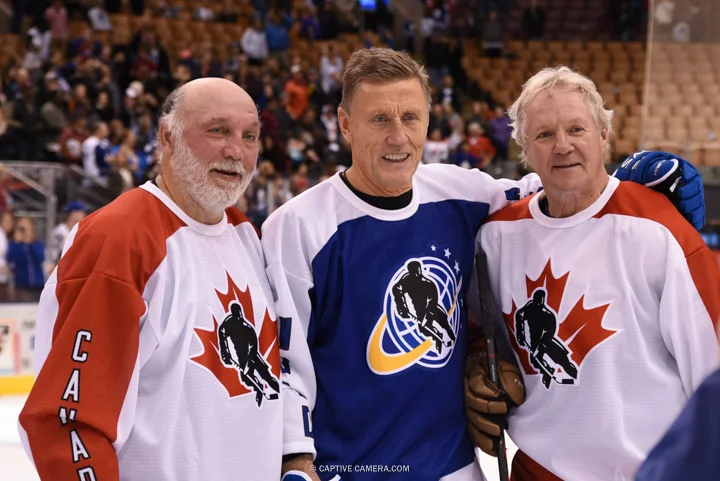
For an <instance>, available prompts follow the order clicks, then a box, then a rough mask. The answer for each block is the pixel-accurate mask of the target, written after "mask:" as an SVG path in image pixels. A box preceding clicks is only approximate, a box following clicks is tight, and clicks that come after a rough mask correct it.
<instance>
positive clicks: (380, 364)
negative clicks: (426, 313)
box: [367, 279, 462, 374]
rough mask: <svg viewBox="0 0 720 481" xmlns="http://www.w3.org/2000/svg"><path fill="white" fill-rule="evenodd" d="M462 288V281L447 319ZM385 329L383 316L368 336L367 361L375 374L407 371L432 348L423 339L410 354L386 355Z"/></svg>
mask: <svg viewBox="0 0 720 481" xmlns="http://www.w3.org/2000/svg"><path fill="white" fill-rule="evenodd" d="M461 287H462V279H460V284H459V285H458V287H457V289H456V290H455V298H454V299H453V303H452V306H451V307H450V310H449V311H448V317H449V316H451V315H452V312H453V311H454V310H455V305H456V304H457V298H458V294H460V289H461ZM386 327H387V316H386V315H385V314H383V315H382V317H380V319H379V320H378V323H377V324H375V328H374V329H373V332H372V334H371V335H370V341H369V342H368V348H367V360H368V365H369V366H370V369H372V370H373V372H375V373H376V374H394V373H396V372H399V371H402V370H403V369H407V368H408V367H410V366H412V365H413V364H415V361H417V360H418V359H420V358H421V357H423V356H424V355H425V354H427V352H428V351H429V350H430V348H431V347H432V341H431V340H430V339H425V341H424V342H423V343H422V344H420V345H419V346H418V347H416V348H415V349H413V350H412V351H410V352H403V353H401V354H388V353H386V352H385V351H383V348H382V338H383V334H385V328H386Z"/></svg>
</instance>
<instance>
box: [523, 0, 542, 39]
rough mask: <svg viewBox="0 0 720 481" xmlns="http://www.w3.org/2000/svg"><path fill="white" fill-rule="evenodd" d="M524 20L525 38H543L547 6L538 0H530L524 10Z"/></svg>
mask: <svg viewBox="0 0 720 481" xmlns="http://www.w3.org/2000/svg"><path fill="white" fill-rule="evenodd" d="M522 22H523V31H524V32H525V40H542V38H543V35H545V8H544V7H542V6H541V5H540V4H539V3H538V0H530V3H529V4H528V6H527V7H525V10H524V11H523V19H522Z"/></svg>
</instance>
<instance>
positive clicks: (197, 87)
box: [162, 77, 255, 120]
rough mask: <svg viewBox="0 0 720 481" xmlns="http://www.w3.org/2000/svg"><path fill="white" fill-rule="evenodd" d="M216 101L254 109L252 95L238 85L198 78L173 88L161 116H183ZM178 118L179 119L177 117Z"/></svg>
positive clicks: (209, 105)
mask: <svg viewBox="0 0 720 481" xmlns="http://www.w3.org/2000/svg"><path fill="white" fill-rule="evenodd" d="M218 102H220V103H223V102H230V103H232V104H233V105H236V106H237V107H238V108H240V109H242V110H247V108H248V107H250V108H252V109H255V103H254V102H253V99H252V97H250V95H248V93H247V92H246V91H245V90H243V89H242V87H240V86H239V85H237V84H236V83H234V82H231V81H230V80H226V79H223V78H215V77H208V78H200V79H196V80H193V81H191V82H188V83H186V84H184V85H182V86H181V87H179V88H177V89H175V90H173V91H172V92H171V93H170V95H168V97H167V99H165V103H164V104H163V108H162V116H163V117H166V116H179V115H180V113H181V108H180V107H181V105H182V107H183V108H182V115H183V116H184V115H185V114H186V113H188V112H194V111H197V109H198V107H203V106H204V107H212V106H214V105H218ZM177 120H180V119H177Z"/></svg>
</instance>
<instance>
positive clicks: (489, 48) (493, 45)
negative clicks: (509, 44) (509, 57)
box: [482, 10, 503, 58]
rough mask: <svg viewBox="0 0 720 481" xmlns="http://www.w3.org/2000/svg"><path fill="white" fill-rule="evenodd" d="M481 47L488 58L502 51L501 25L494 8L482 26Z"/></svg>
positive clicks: (497, 55)
mask: <svg viewBox="0 0 720 481" xmlns="http://www.w3.org/2000/svg"><path fill="white" fill-rule="evenodd" d="M482 38H483V49H484V50H485V55H486V56H488V57H490V58H496V57H500V56H501V55H502V53H503V26H502V23H501V21H500V19H499V18H498V14H497V12H496V11H495V10H492V11H490V15H489V16H488V19H487V22H485V25H484V27H483V37H482Z"/></svg>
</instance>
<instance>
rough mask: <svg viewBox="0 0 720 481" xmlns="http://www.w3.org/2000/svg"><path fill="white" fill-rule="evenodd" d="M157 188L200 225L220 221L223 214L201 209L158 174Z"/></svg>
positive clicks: (190, 198)
mask: <svg viewBox="0 0 720 481" xmlns="http://www.w3.org/2000/svg"><path fill="white" fill-rule="evenodd" d="M155 181H156V183H157V186H158V187H159V188H160V190H162V191H163V192H164V193H165V195H167V196H168V197H170V199H171V200H172V201H173V202H175V205H177V206H178V207H180V209H181V210H182V211H183V212H185V213H186V214H187V215H188V216H190V218H192V219H193V220H196V221H198V222H200V223H201V224H206V225H214V224H217V223H218V222H220V221H221V220H222V216H223V213H222V212H220V213H219V214H218V213H217V212H213V211H210V210H207V209H204V208H202V207H201V206H200V205H199V204H198V203H197V202H195V200H193V198H192V197H190V196H189V195H187V194H185V193H184V192H182V190H180V189H179V188H178V187H177V186H176V185H175V184H173V183H172V182H166V181H165V177H164V176H163V174H162V173H161V174H158V176H157V178H156V180H155Z"/></svg>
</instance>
